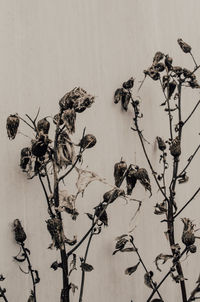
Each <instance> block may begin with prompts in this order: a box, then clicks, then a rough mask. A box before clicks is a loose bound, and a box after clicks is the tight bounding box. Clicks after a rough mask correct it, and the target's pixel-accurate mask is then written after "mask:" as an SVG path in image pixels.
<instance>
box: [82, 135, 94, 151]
mask: <svg viewBox="0 0 200 302" xmlns="http://www.w3.org/2000/svg"><path fill="white" fill-rule="evenodd" d="M96 142H97V139H96V137H95V136H94V135H93V134H87V135H85V136H84V137H83V138H82V139H81V141H80V143H79V146H81V148H82V149H88V148H92V147H94V146H95V145H96Z"/></svg>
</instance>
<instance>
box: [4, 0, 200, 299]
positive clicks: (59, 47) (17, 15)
mask: <svg viewBox="0 0 200 302" xmlns="http://www.w3.org/2000/svg"><path fill="white" fill-rule="evenodd" d="M199 11H200V2H199V1H198V0H193V1H187V0H169V1H160V0H144V1H139V0H132V1H131V0H124V1H122V0H109V1H108V0H99V1H98V0H58V1H54V0H43V1H39V0H34V1H33V0H18V1H16V0H1V1H0V99H1V105H0V106H1V108H0V112H1V119H0V123H1V127H0V129H1V135H0V136H1V174H0V183H1V211H0V238H1V247H0V273H3V274H4V275H5V277H6V280H5V281H4V284H5V287H6V288H7V296H8V299H9V302H12V301H13V302H16V301H21V302H26V301H27V298H28V296H29V292H30V288H31V279H30V277H29V276H27V275H24V274H22V272H21V271H20V270H19V268H18V265H17V263H16V262H14V261H13V258H12V257H13V256H14V255H16V254H17V253H18V246H17V245H16V243H15V242H14V238H13V234H12V232H11V230H12V221H13V220H14V219H15V218H19V219H20V220H21V221H22V223H23V225H24V227H25V229H26V232H27V235H28V240H27V246H28V247H29V248H30V250H31V252H32V253H31V259H32V263H33V266H34V267H35V268H36V269H38V270H39V272H40V277H41V282H40V283H39V285H38V302H46V301H48V302H57V301H59V291H60V285H61V276H60V272H59V271H56V272H53V271H52V270H50V269H49V267H50V265H51V263H52V262H53V261H55V260H59V255H58V252H56V251H55V250H53V251H50V250H48V249H47V248H48V245H49V243H50V242H51V240H50V236H49V234H48V233H47V230H46V223H45V220H46V219H47V218H48V215H47V211H46V210H47V209H46V203H45V199H44V196H43V192H42V189H41V187H40V184H39V181H38V179H36V178H34V179H33V180H27V179H26V176H25V174H24V173H22V172H21V170H20V167H19V154H20V150H21V148H22V147H24V146H26V145H27V144H28V143H29V141H30V139H29V138H28V137H26V136H24V135H23V134H25V135H28V136H31V133H30V131H27V130H26V128H25V127H24V126H22V124H21V125H20V129H19V131H20V133H21V134H20V135H18V136H17V138H16V140H15V141H9V140H8V139H7V135H6V130H5V121H6V117H7V116H8V115H9V114H10V113H16V112H18V113H19V114H20V115H21V116H24V115H25V113H28V114H29V115H31V116H34V115H35V114H36V112H37V110H38V107H40V109H41V111H40V116H41V117H43V116H46V115H52V114H54V113H57V111H58V101H59V99H60V98H61V97H62V96H63V95H64V94H65V93H66V92H67V91H69V90H71V89H72V88H74V87H75V86H81V87H83V88H84V89H86V90H87V91H88V92H89V93H91V94H94V95H95V96H96V99H95V104H94V105H93V106H92V108H91V109H88V110H87V111H85V112H84V113H82V114H81V115H79V116H78V121H77V133H76V135H75V137H74V140H75V141H78V138H79V137H80V136H81V133H82V129H83V127H85V126H86V127H87V132H89V133H93V134H94V135H95V136H96V137H97V140H98V144H97V145H96V146H95V148H94V149H91V150H88V151H87V152H86V153H85V155H84V162H83V167H86V166H88V169H90V170H92V171H95V172H96V173H98V174H99V175H100V176H102V177H105V178H106V179H107V181H108V182H109V183H113V165H114V163H115V162H117V161H119V160H120V158H121V156H123V158H124V159H125V160H126V161H127V162H129V163H130V162H132V163H134V164H136V163H137V164H138V165H140V166H143V167H145V168H147V169H148V166H147V163H146V161H145V158H144V155H143V154H142V152H141V146H140V144H139V141H138V138H137V136H136V133H133V132H132V131H131V130H130V127H131V123H132V113H131V110H129V111H128V112H127V113H125V112H124V111H122V110H121V109H120V106H116V105H114V103H113V93H114V91H115V89H116V88H117V87H118V86H120V85H121V83H122V82H123V81H124V80H127V79H128V78H129V77H130V76H133V77H134V78H135V79H136V82H137V83H138V81H141V80H142V78H143V70H144V69H145V68H147V67H148V66H149V65H150V64H151V62H152V57H153V55H154V53H155V52H156V51H157V50H160V51H163V52H165V53H169V54H170V55H171V56H172V57H173V58H174V61H176V64H175V65H184V66H185V67H191V65H192V60H191V57H189V56H188V55H185V54H184V53H182V52H181V51H180V48H179V46H178V44H177V42H176V41H177V38H179V37H182V38H183V39H184V40H185V41H187V42H188V43H189V44H191V45H192V47H193V53H194V55H195V57H196V59H197V61H198V62H200V53H199V49H200V31H199V28H200V19H199ZM158 87H159V85H158V83H155V82H152V81H150V80H147V81H146V82H145V84H144V85H143V88H142V90H141V91H140V97H141V100H142V105H141V108H142V111H143V113H144V119H143V120H142V122H141V123H142V129H144V130H145V132H144V133H145V137H146V138H147V139H148V141H149V142H150V145H147V149H148V151H149V152H150V158H151V160H152V163H153V164H154V165H155V167H156V168H158V169H160V167H159V165H158V161H159V152H158V150H157V148H156V144H155V137H156V136H157V135H159V136H163V137H167V136H168V127H167V126H166V125H167V116H166V115H165V114H164V113H163V111H162V109H161V107H160V103H161V102H162V101H163V96H162V94H161V91H160V89H159V88H158ZM134 93H135V95H137V91H136V90H135V91H134ZM184 95H185V96H184V98H183V103H184V110H183V116H184V117H186V116H187V115H188V112H190V110H191V109H192V107H193V106H194V104H195V102H196V101H197V100H198V92H197V93H196V94H195V93H194V92H192V93H191V91H190V92H187V90H186V91H184ZM199 126H200V122H199V112H196V113H195V115H194V118H193V120H192V121H191V122H189V123H188V125H187V127H186V129H185V130H184V139H183V153H184V154H183V156H182V159H183V163H182V166H184V162H186V160H187V158H188V156H189V155H190V154H191V153H192V152H193V150H194V148H195V147H196V146H197V144H198V141H199V138H198V132H199ZM199 163H200V162H199V157H198V156H197V158H196V159H195V160H194V162H193V164H192V165H191V167H190V170H189V172H192V173H191V175H190V181H189V182H188V183H187V184H184V185H182V186H179V187H178V194H177V203H178V204H179V205H180V206H181V205H183V204H184V203H185V202H186V201H187V200H188V199H189V198H190V197H191V195H192V193H193V191H194V190H195V189H196V188H197V187H198V185H199V171H198V170H199V168H198V167H199ZM148 171H149V170H148ZM149 173H150V171H149ZM75 175H76V174H74V177H75ZM151 181H152V183H153V178H152V177H151ZM72 183H73V177H72V180H68V181H67V182H66V187H67V188H68V189H69V190H71V191H72V192H71V193H73V190H74V188H73V186H72V185H71V184H72ZM106 190H108V187H105V186H104V185H103V184H101V183H93V184H92V185H91V186H89V187H88V189H87V191H86V193H85V196H84V198H83V199H82V198H81V197H80V198H79V199H78V201H77V207H78V210H79V212H80V213H81V214H82V215H79V218H78V219H77V222H76V223H74V222H72V221H71V220H70V218H69V216H68V215H67V214H66V216H65V220H64V221H65V230H66V235H67V236H68V237H72V236H73V234H77V235H78V238H81V236H82V235H83V234H84V233H85V232H86V230H87V229H88V227H89V220H88V218H87V217H86V215H84V214H83V213H85V212H89V211H91V209H92V208H93V207H94V206H95V205H96V204H97V203H98V202H99V201H101V198H102V194H103V193H104V192H105V191H106ZM153 192H154V194H153V197H152V198H150V199H149V196H148V193H145V192H144V190H143V188H142V187H140V186H138V187H137V189H136V190H135V194H134V198H138V199H142V200H143V205H142V209H141V213H140V214H139V215H138V216H137V218H136V220H134V221H132V222H131V217H132V216H133V214H134V211H135V210H136V207H137V205H136V204H135V203H134V202H128V203H126V201H125V200H123V199H118V200H117V202H116V203H115V204H113V205H112V206H111V207H110V208H109V210H108V215H109V226H108V227H107V228H105V229H103V231H102V233H101V234H100V236H97V237H96V238H95V239H94V241H93V242H92V246H91V249H90V251H89V256H88V262H89V263H91V264H92V265H93V266H94V268H95V269H94V271H93V272H91V273H88V274H87V275H86V285H85V292H84V299H83V300H84V301H85V302H91V301H94V302H100V301H105V302H122V301H123V302H130V301H131V299H132V300H133V301H134V302H141V301H145V298H147V297H148V295H149V293H150V290H149V289H148V288H147V287H144V283H143V276H144V271H143V268H142V266H140V267H139V268H138V271H137V272H136V274H134V275H133V276H130V277H129V276H126V275H124V270H125V269H126V268H127V267H128V266H132V265H134V264H136V263H137V257H136V255H135V254H125V253H118V254H116V255H115V256H114V257H113V256H112V252H113V249H114V245H115V238H116V236H118V235H121V234H123V233H126V232H128V231H129V230H130V229H131V228H133V227H134V226H136V229H135V231H134V237H135V243H136V245H137V246H138V248H139V250H140V251H141V255H142V257H143V259H144V261H145V264H146V265H147V267H148V269H149V270H150V269H151V270H153V271H155V279H156V280H161V278H162V276H164V274H165V272H167V266H164V267H163V270H162V272H161V273H160V272H158V271H156V269H155V264H154V263H153V261H154V259H155V257H156V256H157V255H158V254H159V253H161V252H163V253H169V245H168V243H167V241H166V238H165V237H164V235H163V233H164V231H165V230H166V226H165V224H161V223H160V220H161V218H160V216H155V215H154V214H153V211H154V205H155V203H156V202H159V201H162V200H160V198H161V196H160V195H159V194H158V193H157V188H156V187H155V186H154V185H153ZM199 213H200V206H199V198H196V199H195V200H194V201H193V203H192V205H190V206H189V207H188V208H187V210H185V212H184V213H182V215H180V216H181V217H188V216H189V217H191V219H193V220H194V222H195V224H196V226H197V228H198V227H199V225H200V214H199ZM177 229H178V231H177V232H176V236H177V238H180V234H181V230H182V223H181V222H180V221H178V222H177ZM198 245H199V244H198ZM84 247H85V246H84ZM84 247H83V248H81V249H80V250H79V252H78V255H79V256H82V255H83V253H84ZM199 252H200V247H199V248H198V253H199ZM183 260H184V261H183V267H184V270H185V277H186V278H188V279H190V281H187V288H188V292H190V291H191V290H192V288H193V287H194V285H195V281H196V279H197V277H198V274H199V272H200V271H199V261H200V256H198V254H195V255H193V256H192V257H188V258H187V259H185V258H184V259H183ZM22 267H23V269H25V270H26V266H25V265H22ZM79 276H80V274H79V271H77V272H75V273H74V275H73V277H72V279H73V281H74V283H75V284H77V285H78V286H79V284H80V279H79ZM160 291H161V293H162V294H163V296H166V297H167V299H166V300H165V301H166V302H168V301H181V298H180V291H179V286H178V285H177V284H176V283H175V282H173V281H172V280H171V279H169V280H168V281H167V282H166V284H165V286H164V287H163V288H161V290H160ZM72 301H73V302H75V301H78V295H77V294H75V295H74V297H72Z"/></svg>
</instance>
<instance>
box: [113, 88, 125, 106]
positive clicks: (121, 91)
mask: <svg viewBox="0 0 200 302" xmlns="http://www.w3.org/2000/svg"><path fill="white" fill-rule="evenodd" d="M124 93H125V90H124V89H123V88H118V89H117V90H116V91H115V94H114V103H115V104H117V103H119V102H120V101H122V96H123V94H124Z"/></svg>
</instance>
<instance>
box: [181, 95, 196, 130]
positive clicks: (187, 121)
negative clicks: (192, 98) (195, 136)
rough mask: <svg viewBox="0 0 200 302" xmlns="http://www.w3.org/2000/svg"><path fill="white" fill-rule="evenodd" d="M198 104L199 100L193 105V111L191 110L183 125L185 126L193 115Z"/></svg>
mask: <svg viewBox="0 0 200 302" xmlns="http://www.w3.org/2000/svg"><path fill="white" fill-rule="evenodd" d="M199 104H200V100H199V101H198V102H197V104H196V105H195V107H194V109H193V110H192V112H191V113H190V114H189V116H188V117H187V118H186V120H185V121H184V123H183V125H185V124H186V123H187V122H188V120H189V119H190V118H191V116H192V115H193V113H194V112H195V110H196V109H197V107H198V106H199Z"/></svg>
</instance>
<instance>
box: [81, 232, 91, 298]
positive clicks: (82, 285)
mask: <svg viewBox="0 0 200 302" xmlns="http://www.w3.org/2000/svg"><path fill="white" fill-rule="evenodd" d="M92 237H93V232H91V233H90V237H89V239H88V243H87V247H86V251H85V256H84V260H83V262H84V263H85V262H86V260H87V255H88V251H89V248H90V244H91V241H92ZM84 284H85V271H84V270H82V273H81V287H80V294H79V302H82V299H83V290H84Z"/></svg>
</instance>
